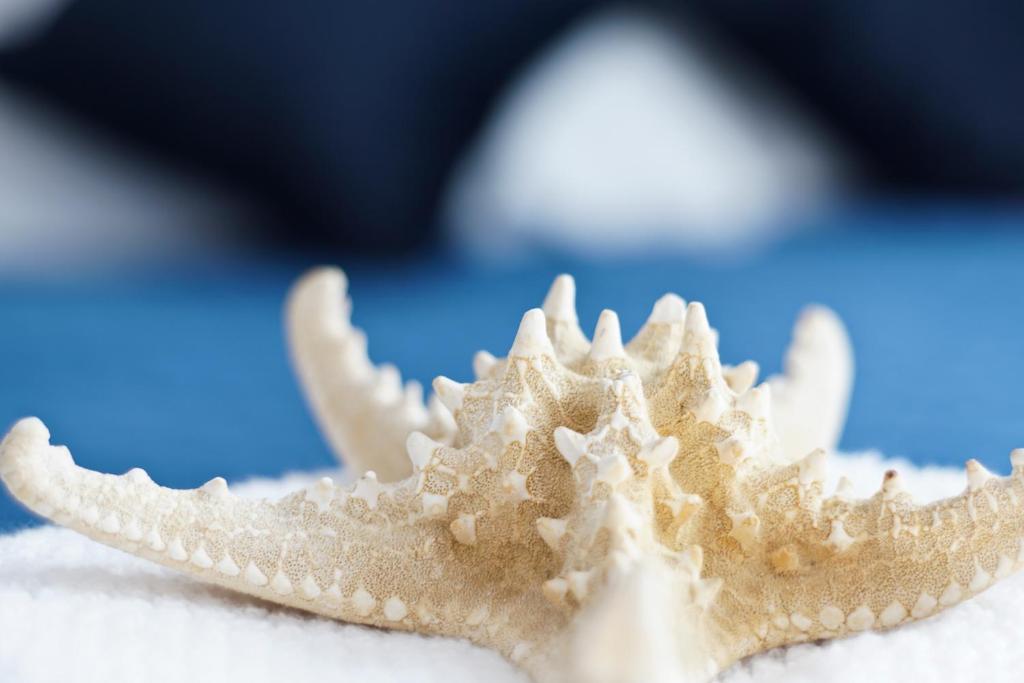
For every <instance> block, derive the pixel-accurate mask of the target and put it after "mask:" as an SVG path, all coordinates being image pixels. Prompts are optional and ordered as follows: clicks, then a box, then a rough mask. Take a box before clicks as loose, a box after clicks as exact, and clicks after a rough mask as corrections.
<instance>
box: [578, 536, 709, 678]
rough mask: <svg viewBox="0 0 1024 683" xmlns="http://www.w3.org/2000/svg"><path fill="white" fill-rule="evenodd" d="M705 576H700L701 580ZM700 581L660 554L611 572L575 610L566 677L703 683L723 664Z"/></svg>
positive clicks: (636, 560)
mask: <svg viewBox="0 0 1024 683" xmlns="http://www.w3.org/2000/svg"><path fill="white" fill-rule="evenodd" d="M699 583H700V582H699V581H697V582H696V584H699ZM694 586H695V583H694V582H693V581H692V580H690V577H687V580H684V581H683V582H680V581H679V580H678V574H677V573H674V572H672V571H671V570H669V569H668V568H667V567H666V566H665V564H664V562H663V561H662V560H660V559H659V558H654V557H650V556H647V557H644V558H638V559H635V560H633V561H632V562H630V563H629V564H628V565H624V566H621V565H620V566H619V567H616V568H614V569H613V570H612V571H611V572H609V576H608V582H607V584H606V585H605V586H602V588H601V589H600V591H599V593H598V594H597V595H595V596H594V597H593V599H592V600H590V601H589V603H588V604H586V605H585V606H584V607H583V609H582V610H581V612H580V614H579V615H578V616H577V617H576V620H575V623H574V625H573V627H572V629H571V631H570V632H569V637H568V643H567V646H566V647H563V651H564V653H565V656H567V658H568V665H567V667H566V672H567V674H568V680H573V681H579V682H581V683H704V682H705V681H708V680H710V679H711V678H712V677H713V676H714V675H715V674H716V673H717V672H718V665H717V662H716V661H715V659H714V657H713V656H712V654H711V650H712V648H711V647H710V644H709V643H707V642H706V637H705V636H706V632H705V628H704V623H703V621H704V614H703V607H702V606H701V605H699V604H697V603H695V602H694V601H693V599H692V597H691V595H690V594H691V593H692V592H693V591H692V588H693V587H694Z"/></svg>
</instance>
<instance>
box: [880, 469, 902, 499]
mask: <svg viewBox="0 0 1024 683" xmlns="http://www.w3.org/2000/svg"><path fill="white" fill-rule="evenodd" d="M901 493H903V479H902V478H901V477H900V474H899V472H897V471H896V470H888V471H887V472H886V473H885V476H883V477H882V499H883V500H892V499H893V498H895V497H897V496H898V495H900V494H901Z"/></svg>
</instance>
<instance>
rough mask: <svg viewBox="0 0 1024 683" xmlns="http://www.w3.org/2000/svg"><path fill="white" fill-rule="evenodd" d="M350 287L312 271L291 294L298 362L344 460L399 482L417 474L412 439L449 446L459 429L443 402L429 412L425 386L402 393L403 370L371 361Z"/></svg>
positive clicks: (312, 402)
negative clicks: (425, 437) (408, 443)
mask: <svg viewBox="0 0 1024 683" xmlns="http://www.w3.org/2000/svg"><path fill="white" fill-rule="evenodd" d="M346 288H347V281H346V278H345V275H344V273H342V271H341V270H339V269H337V268H319V269H316V270H313V271H311V272H310V273H308V274H307V275H305V276H304V277H303V278H302V279H301V280H299V282H298V283H296V285H295V286H294V287H293V288H292V292H291V294H290V296H289V299H288V303H287V306H286V308H287V311H286V313H287V332H288V342H289V347H290V350H291V356H292V362H293V365H294V367H295V371H296V374H297V375H298V377H299V381H300V383H301V385H302V387H303V391H304V393H305V396H306V400H307V402H308V404H309V407H310V410H311V412H312V413H313V415H314V417H315V419H316V422H317V424H318V425H319V427H320V431H321V432H322V433H323V434H324V436H325V438H326V439H327V441H328V443H329V444H330V445H331V448H332V449H333V450H334V452H335V453H336V454H337V455H338V457H339V459H341V460H342V461H343V462H344V463H345V464H347V465H349V466H351V467H353V468H354V469H355V470H356V471H357V472H360V473H361V472H365V471H367V470H373V471H375V472H376V473H377V475H378V476H379V477H380V478H381V479H382V480H383V481H395V480H397V479H400V478H402V477H405V476H407V475H408V474H409V473H410V471H411V470H410V468H409V461H408V459H407V458H406V457H405V452H404V445H405V439H406V437H407V436H408V435H409V434H410V433H411V432H413V431H415V430H422V431H425V432H426V433H428V434H429V435H430V436H432V437H435V438H438V439H444V438H446V437H447V436H448V435H450V433H451V431H452V429H453V428H454V426H453V424H452V421H451V415H450V414H449V413H448V412H447V409H446V408H445V407H444V406H443V405H441V404H440V403H439V402H438V401H437V398H436V397H434V398H432V400H431V405H430V409H429V410H428V409H427V408H425V407H424V405H423V396H422V394H423V390H422V387H421V386H420V385H419V383H418V382H415V381H410V382H407V383H406V384H405V386H404V387H403V385H402V380H401V376H400V374H399V372H398V370H397V368H395V367H394V366H391V365H381V366H379V367H375V366H374V365H373V364H372V363H371V362H370V359H369V358H368V356H367V354H366V336H365V335H364V334H363V332H362V331H361V330H359V329H357V328H354V327H352V325H351V323H350V321H349V310H350V308H351V305H350V302H349V301H348V300H347V298H346ZM339 309H340V310H339Z"/></svg>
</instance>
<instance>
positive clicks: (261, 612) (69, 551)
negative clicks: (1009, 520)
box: [0, 454, 1024, 683]
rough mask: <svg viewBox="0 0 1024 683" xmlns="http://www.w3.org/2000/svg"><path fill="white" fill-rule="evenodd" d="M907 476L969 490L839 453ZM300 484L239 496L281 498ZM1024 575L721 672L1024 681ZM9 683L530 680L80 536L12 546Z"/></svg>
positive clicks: (6, 643) (7, 557)
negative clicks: (940, 608)
mask: <svg viewBox="0 0 1024 683" xmlns="http://www.w3.org/2000/svg"><path fill="white" fill-rule="evenodd" d="M890 467H895V468H897V469H899V470H900V472H901V474H902V475H903V477H904V479H905V481H906V485H907V489H908V490H909V491H910V492H911V493H913V494H914V495H915V497H916V498H917V499H918V500H919V501H921V502H925V501H928V500H932V499H934V498H937V497H940V496H947V495H952V494H954V493H956V492H958V491H960V490H961V489H962V488H963V486H964V476H963V473H962V472H956V471H954V470H950V469H944V468H917V467H914V466H913V465H910V464H908V463H905V462H894V461H884V460H882V459H881V458H880V457H878V456H877V455H873V454H861V455H855V456H844V457H837V458H835V459H834V460H833V462H832V467H831V472H832V473H833V479H834V478H835V476H836V475H838V474H840V473H843V472H845V473H847V474H848V475H849V476H850V478H851V479H852V480H853V481H854V484H855V486H856V488H857V492H858V494H861V495H868V494H869V493H871V492H872V491H873V490H874V489H875V488H877V486H878V485H879V483H880V482H881V479H882V473H883V472H884V471H885V470H886V469H888V468H890ZM312 479H313V475H293V476H290V477H286V478H285V479H283V480H280V481H266V480H261V481H253V482H248V483H245V484H241V485H238V486H233V487H232V488H233V489H234V490H236V491H237V492H238V493H239V494H241V495H249V496H260V495H268V496H277V495H281V494H283V493H285V492H287V491H291V490H294V489H295V488H298V487H299V486H302V485H304V484H305V483H306V482H308V481H311V480H312ZM1021 615H1024V576H1013V577H1010V578H1009V579H1006V580H1004V581H1002V582H1001V583H1000V584H998V585H996V586H995V587H994V588H992V589H991V590H989V591H987V592H985V593H983V594H982V595H980V596H978V597H976V598H974V599H972V600H969V601H967V602H966V603H965V604H962V605H959V606H957V607H956V608H954V609H951V610H948V611H946V612H943V613H942V614H940V615H938V616H937V617H934V618H932V619H928V620H926V621H924V622H920V623H917V624H914V625H911V626H907V627H903V628H899V629H896V630H894V631H891V632H888V633H866V634H862V635H858V636H855V637H851V638H845V639H840V640H834V641H830V642H827V643H824V644H806V645H800V646H797V647H792V648H789V649H785V650H776V651H774V652H770V653H767V654H764V655H760V656H758V657H754V658H752V659H751V660H749V661H746V662H742V663H740V664H738V665H736V666H734V667H732V668H730V669H729V670H728V671H726V672H725V673H723V674H722V675H721V677H720V680H721V681H723V682H728V683H741V682H747V681H759V682H765V683H768V682H776V681H777V682H779V683H799V682H804V681H806V682H808V683H811V682H813V683H819V682H820V681H826V680H827V681H830V682H833V683H842V682H849V683H854V682H862V681H919V682H922V683H923V682H925V681H987V682H999V681H1020V680H1021V679H1022V676H1024V647H1021V646H1020V643H1021V641H1024V619H1022V617H1021ZM0 681H3V682H7V681H12V682H18V683H42V682H46V683H50V682H53V681H82V682H84V683H88V682H90V681H102V682H104V683H121V682H131V683H136V682H138V681H153V682H159V681H175V682H177V681H190V682H198V683H203V682H205V681H218V682H223V681H246V682H247V683H257V682H258V681H278V682H279V681H353V682H355V681H358V682H359V683H371V682H373V681H401V682H403V683H404V682H407V681H408V682H418V681H423V682H426V681H437V682H438V683H441V682H443V683H456V682H457V681H474V682H476V681H487V683H511V682H512V681H517V682H519V683H525V682H526V681H527V679H526V677H525V676H524V675H523V674H521V673H519V672H517V671H516V669H515V668H514V667H513V666H512V665H510V664H508V663H506V662H505V661H504V660H503V659H502V658H501V657H500V656H498V655H497V654H495V653H493V652H490V651H488V650H484V649H482V648H478V647H475V646H472V645H470V644H469V643H466V642H464V641H459V640H453V639H448V638H427V637H423V636H417V635H412V634H408V633H392V632H387V631H382V630H378V629H373V628H367V627H361V626H353V625H348V624H341V623H338V622H334V621H330V620H328V619H322V618H318V617H314V616H310V615H306V614H303V613H301V612H298V611H295V610H290V609H283V608H277V607H274V606H273V605H270V604H268V603H265V602H262V601H260V600H257V599H254V598H249V597H246V596H241V595H236V594H233V593H231V592H229V591H227V590H225V589H222V588H219V587H216V586H209V585H206V584H203V583H200V582H198V581H194V580H192V579H190V578H188V577H187V576H184V575H182V574H178V573H176V572H173V571H171V570H169V569H164V568H162V567H159V566H156V565H154V564H152V563H150V562H147V561H145V560H141V559H137V558H134V557H130V556H128V555H125V554H123V553H120V552H118V551H116V550H112V549H110V548H107V547H105V546H102V545H100V544H98V543H95V542H93V541H90V540H88V539H85V538H83V537H81V536H79V535H77V534H75V533H74V532H71V531H68V530H65V529H57V528H53V527H49V526H48V527H43V528H39V529H31V530H27V531H23V532H21V533H18V534H14V535H9V536H3V537H0Z"/></svg>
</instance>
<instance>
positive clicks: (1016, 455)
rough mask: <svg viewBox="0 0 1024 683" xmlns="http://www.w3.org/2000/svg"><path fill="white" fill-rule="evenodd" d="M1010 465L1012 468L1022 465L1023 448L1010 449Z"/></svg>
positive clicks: (1023, 460)
mask: <svg viewBox="0 0 1024 683" xmlns="http://www.w3.org/2000/svg"><path fill="white" fill-rule="evenodd" d="M1010 465H1011V466H1013V467H1014V468H1018V467H1024V448H1014V449H1013V450H1012V451H1010Z"/></svg>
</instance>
